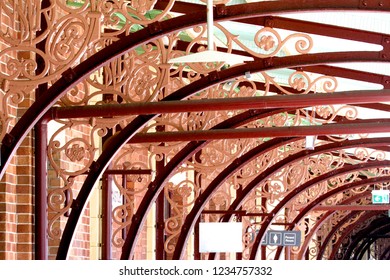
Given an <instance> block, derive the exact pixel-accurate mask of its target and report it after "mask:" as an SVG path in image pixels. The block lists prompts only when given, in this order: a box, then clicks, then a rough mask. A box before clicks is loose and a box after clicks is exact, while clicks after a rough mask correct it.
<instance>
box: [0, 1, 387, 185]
mask: <svg viewBox="0 0 390 280" xmlns="http://www.w3.org/2000/svg"><path fill="white" fill-rule="evenodd" d="M326 10H340V11H344V10H349V11H356V10H361V11H383V12H389V11H390V3H388V2H383V3H382V5H377V3H376V4H373V3H371V2H369V1H367V2H364V3H363V1H361V0H344V1H339V0H328V1H321V2H318V1H314V0H293V1H292V0H287V1H283V3H282V4H281V2H279V1H275V2H259V3H249V4H243V5H233V6H228V7H225V6H222V7H221V6H217V7H216V8H214V15H215V17H214V18H215V21H216V22H218V21H226V20H238V19H244V18H250V17H256V16H267V15H275V14H283V13H289V12H303V11H326ZM204 23H206V13H203V12H196V13H191V14H187V15H185V16H182V17H178V18H173V19H170V20H166V21H162V22H158V23H154V24H151V25H150V26H148V27H147V28H145V29H142V30H140V31H138V32H136V33H133V34H131V35H129V36H124V37H123V38H121V39H120V40H118V41H116V42H114V43H113V44H112V45H110V46H108V47H106V48H104V49H103V50H102V51H100V52H99V53H97V54H96V55H93V56H91V57H90V58H88V59H87V60H85V61H83V62H82V63H80V64H79V65H77V66H76V67H74V68H70V69H68V70H67V71H65V72H64V74H63V76H62V78H60V79H59V80H58V81H56V82H55V83H54V84H53V85H52V86H51V87H50V88H49V89H48V91H46V92H45V93H44V94H43V95H42V97H41V98H39V101H38V100H37V101H36V102H34V103H33V104H32V105H31V106H30V107H29V109H28V110H27V111H26V112H25V113H24V115H23V116H22V117H21V119H20V120H19V121H18V122H17V123H16V125H15V126H14V128H13V129H12V130H11V132H10V133H7V134H6V135H5V136H4V138H3V141H2V146H1V154H2V158H1V166H0V178H1V177H2V176H3V175H4V173H5V169H6V167H7V166H8V164H9V162H10V160H11V157H12V156H13V155H14V154H15V152H16V149H17V148H18V147H19V146H20V144H21V142H22V141H23V139H24V138H25V137H26V135H27V134H28V133H29V132H30V131H31V129H32V127H33V126H34V125H35V124H36V123H37V122H38V121H39V119H40V118H41V117H43V115H44V114H45V113H46V112H47V111H48V110H49V109H50V107H52V106H53V105H54V104H55V102H56V101H57V100H58V99H59V98H61V97H62V96H63V95H64V94H65V93H66V92H67V91H68V90H70V89H71V88H73V87H74V86H75V85H76V84H77V83H78V82H80V81H81V80H82V79H83V78H84V77H86V76H87V75H89V74H90V73H92V72H93V71H95V70H97V69H98V68H99V67H101V66H102V65H104V64H105V63H108V62H109V61H112V60H113V59H115V58H116V57H119V56H120V55H123V54H124V53H126V52H128V51H130V50H132V49H134V48H135V47H137V46H138V45H140V44H144V43H148V42H150V41H152V40H153V39H156V38H158V37H161V36H164V35H167V34H169V33H172V32H176V31H180V30H184V29H186V28H189V27H192V26H197V25H199V24H204ZM362 55H363V54H362ZM350 59H351V57H350V56H348V54H346V61H348V60H350ZM386 59H387V57H386V56H385V55H381V54H379V56H378V54H377V55H373V56H372V57H371V58H370V59H368V60H371V61H372V60H374V61H376V60H382V61H385V60H386ZM363 60H366V61H367V58H365V59H363ZM360 61H361V60H360ZM296 62H298V61H296ZM331 62H334V61H332V60H329V61H327V63H331ZM311 64H313V63H311ZM317 64H318V63H317ZM273 65H274V64H273V60H272V59H267V60H266V61H265V66H267V67H266V68H269V67H271V68H272V66H273ZM300 65H301V63H298V64H295V65H290V67H291V66H300ZM251 68H252V67H248V69H247V70H249V71H250V70H252V69H251ZM216 82H217V81H216ZM210 83H211V84H212V81H210Z"/></svg>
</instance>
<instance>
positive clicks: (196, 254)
mask: <svg viewBox="0 0 390 280" xmlns="http://www.w3.org/2000/svg"><path fill="white" fill-rule="evenodd" d="M199 223H200V217H199V218H198V220H197V221H196V224H195V229H194V238H195V240H194V259H195V260H200V257H201V256H200V252H199Z"/></svg>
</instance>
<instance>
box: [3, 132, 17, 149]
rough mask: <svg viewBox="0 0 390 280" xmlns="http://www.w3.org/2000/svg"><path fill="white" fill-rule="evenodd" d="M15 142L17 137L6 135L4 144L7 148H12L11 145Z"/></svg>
mask: <svg viewBox="0 0 390 280" xmlns="http://www.w3.org/2000/svg"><path fill="white" fill-rule="evenodd" d="M14 142H15V137H14V136H13V135H11V134H9V133H7V134H5V135H4V138H3V141H2V144H3V145H4V146H6V147H11V145H12V144H13V143H14Z"/></svg>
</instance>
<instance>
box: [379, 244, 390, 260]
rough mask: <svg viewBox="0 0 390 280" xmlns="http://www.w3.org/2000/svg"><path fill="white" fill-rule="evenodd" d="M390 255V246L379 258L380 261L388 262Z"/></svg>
mask: <svg viewBox="0 0 390 280" xmlns="http://www.w3.org/2000/svg"><path fill="white" fill-rule="evenodd" d="M389 253H390V246H389V247H387V249H386V250H384V251H383V253H382V254H381V255H380V256H379V259H380V260H385V259H387V260H388V259H389V258H390V255H389Z"/></svg>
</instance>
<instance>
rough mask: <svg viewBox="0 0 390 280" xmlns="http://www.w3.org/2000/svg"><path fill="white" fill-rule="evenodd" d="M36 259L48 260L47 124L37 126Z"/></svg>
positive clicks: (42, 122)
mask: <svg viewBox="0 0 390 280" xmlns="http://www.w3.org/2000/svg"><path fill="white" fill-rule="evenodd" d="M35 132H36V134H35V259H36V260H47V259H48V239H47V219H48V217H47V212H46V199H47V123H46V121H40V122H38V123H37V125H36V126H35Z"/></svg>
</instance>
